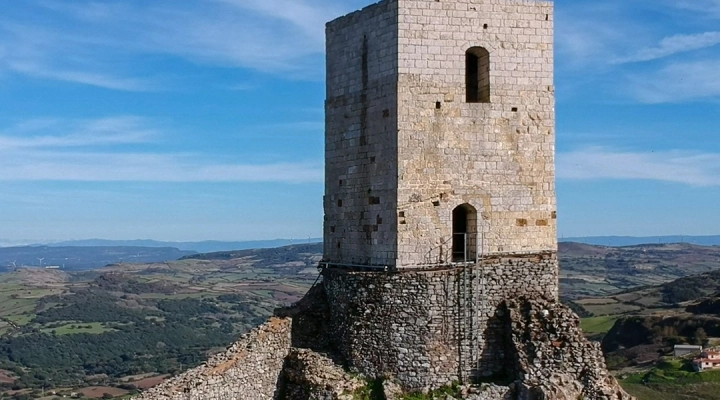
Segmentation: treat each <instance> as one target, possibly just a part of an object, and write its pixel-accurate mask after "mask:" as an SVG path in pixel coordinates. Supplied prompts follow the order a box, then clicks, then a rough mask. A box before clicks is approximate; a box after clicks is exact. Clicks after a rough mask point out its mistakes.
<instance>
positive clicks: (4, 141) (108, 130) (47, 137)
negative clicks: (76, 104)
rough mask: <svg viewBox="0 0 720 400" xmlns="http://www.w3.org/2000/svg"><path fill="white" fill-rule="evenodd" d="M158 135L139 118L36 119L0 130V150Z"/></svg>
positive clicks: (143, 140)
mask: <svg viewBox="0 0 720 400" xmlns="http://www.w3.org/2000/svg"><path fill="white" fill-rule="evenodd" d="M159 136H160V133H159V131H158V130H157V129H155V128H152V127H149V126H148V125H147V121H146V120H144V119H143V118H139V117H114V118H101V119H95V120H62V119H36V120H31V121H24V122H21V123H18V124H16V125H14V126H11V127H9V128H7V129H0V151H3V152H11V151H17V150H22V149H41V148H57V147H88V146H110V145H117V144H137V143H147V142H150V141H152V140H154V139H157V138H158V137H159Z"/></svg>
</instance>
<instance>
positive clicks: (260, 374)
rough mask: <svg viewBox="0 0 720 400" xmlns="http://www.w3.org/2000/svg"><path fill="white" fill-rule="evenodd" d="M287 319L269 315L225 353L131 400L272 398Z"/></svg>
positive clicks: (285, 344)
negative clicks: (269, 317)
mask: <svg viewBox="0 0 720 400" xmlns="http://www.w3.org/2000/svg"><path fill="white" fill-rule="evenodd" d="M291 323H292V320H291V319H290V318H283V319H280V318H272V319H271V320H270V321H269V322H267V323H265V324H263V325H261V326H259V327H257V328H255V329H253V330H252V331H251V332H249V333H247V334H246V335H244V336H243V337H242V338H241V339H240V340H239V341H238V342H236V343H235V344H233V345H232V346H230V347H229V348H228V349H227V350H226V351H225V352H223V353H220V354H217V355H215V356H213V357H212V358H211V359H210V360H208V361H207V362H206V363H205V364H203V365H201V366H200V367H197V368H194V369H191V370H189V371H187V372H185V373H183V374H181V375H178V376H176V377H173V378H171V379H169V380H167V381H165V382H163V383H162V384H160V385H159V386H156V387H154V388H152V389H150V390H148V391H147V392H145V393H143V394H142V395H140V396H138V397H135V398H134V399H135V400H268V399H273V398H274V396H275V392H276V390H277V387H278V378H279V377H280V374H281V371H282V369H283V363H284V362H285V357H286V356H287V354H288V352H289V351H290V346H291V343H290V332H291Z"/></svg>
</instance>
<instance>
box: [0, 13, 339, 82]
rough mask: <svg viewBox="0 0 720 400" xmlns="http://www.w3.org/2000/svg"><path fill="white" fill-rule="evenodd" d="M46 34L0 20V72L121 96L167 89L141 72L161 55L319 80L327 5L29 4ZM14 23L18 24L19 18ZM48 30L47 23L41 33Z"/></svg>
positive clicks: (26, 22) (29, 22)
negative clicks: (110, 91) (119, 92)
mask: <svg viewBox="0 0 720 400" xmlns="http://www.w3.org/2000/svg"><path fill="white" fill-rule="evenodd" d="M26 7H28V9H30V10H33V11H34V12H35V13H36V14H38V15H42V16H43V21H45V22H46V23H43V24H34V23H33V22H32V20H31V19H28V18H27V17H25V20H24V21H23V22H22V23H18V22H16V20H17V19H18V18H13V14H12V13H6V15H5V16H2V15H0V56H1V57H0V71H2V70H3V69H5V70H8V71H13V72H15V73H21V74H24V75H28V76H32V77H35V78H42V79H53V80H61V81H68V82H76V83H81V84H87V85H92V86H98V87H103V88H108V89H116V90H126V91H148V90H159V89H162V88H165V87H167V86H170V85H169V84H168V82H165V81H166V80H167V79H168V78H167V77H164V78H160V77H158V76H156V75H153V74H154V73H152V72H150V71H148V70H143V68H142V65H144V64H145V63H146V62H145V61H146V60H147V57H148V56H152V55H163V56H168V57H176V58H181V59H184V60H187V61H190V62H193V63H200V64H204V65H210V66H220V67H238V68H249V69H255V70H260V71H263V72H266V73H283V74H284V75H285V76H286V77H294V78H309V79H318V78H319V77H320V76H321V73H320V72H318V71H322V68H320V66H321V64H322V62H323V60H322V56H321V55H322V53H323V50H324V45H323V43H324V23H325V21H327V20H329V19H332V18H333V17H335V16H337V15H340V14H342V13H344V12H345V11H348V10H349V8H350V7H352V5H350V4H344V5H343V4H342V3H337V2H333V1H330V0H262V1H261V0H194V1H187V2H176V1H169V0H158V1H153V2H136V3H129V2H128V3H104V2H103V3H101V2H93V1H86V0H83V1H77V2H52V1H42V0H28V2H27V5H26ZM19 19H20V20H21V21H22V20H23V19H22V18H19ZM48 22H49V23H48Z"/></svg>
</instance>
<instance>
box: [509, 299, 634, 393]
mask: <svg viewBox="0 0 720 400" xmlns="http://www.w3.org/2000/svg"><path fill="white" fill-rule="evenodd" d="M503 306H504V307H503V308H504V309H505V310H506V317H505V324H506V329H505V331H506V340H507V343H506V347H507V355H508V360H507V361H508V362H507V364H506V368H507V369H508V372H509V373H510V374H511V375H512V376H516V377H518V381H517V382H516V387H517V388H518V393H517V395H518V398H519V399H528V400H534V399H548V400H549V399H558V400H562V399H569V400H576V399H578V398H583V399H586V400H628V399H632V397H631V396H630V395H628V394H627V393H625V391H624V390H623V389H622V388H621V387H620V385H619V384H618V383H617V381H616V380H615V378H613V377H612V376H611V375H610V374H609V373H608V370H607V367H606V366H605V358H604V357H603V353H602V350H601V349H600V344H599V343H597V342H589V341H588V340H587V339H586V338H585V337H584V336H583V332H582V329H580V319H579V318H578V317H577V315H575V313H573V312H572V310H570V309H569V308H567V307H565V306H563V305H561V304H559V303H555V302H550V301H543V300H537V299H514V300H508V301H507V302H506V303H505V304H504V305H503Z"/></svg>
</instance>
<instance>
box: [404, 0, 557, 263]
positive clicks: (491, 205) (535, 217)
mask: <svg viewBox="0 0 720 400" xmlns="http://www.w3.org/2000/svg"><path fill="white" fill-rule="evenodd" d="M399 8H400V9H401V10H402V11H401V12H400V18H399V22H398V25H399V27H398V31H399V38H398V42H399V45H398V53H399V55H398V57H399V70H398V74H399V78H398V93H399V94H398V102H399V106H398V129H399V133H398V159H399V160H400V163H399V170H398V176H399V182H398V186H399V187H398V211H399V212H401V213H402V214H403V218H402V219H401V224H400V225H399V234H398V236H399V238H398V241H399V242H398V252H399V254H400V258H401V259H400V260H399V262H398V263H399V265H404V266H412V265H418V264H431V263H442V262H445V261H449V260H447V258H446V255H447V254H448V251H447V247H449V244H448V242H449V238H450V237H451V234H452V210H453V209H454V208H455V207H457V206H458V205H461V204H464V203H467V204H470V205H471V206H473V207H474V208H475V209H476V210H477V213H478V215H479V218H478V227H477V231H478V232H479V233H478V238H477V242H478V250H477V251H478V253H480V254H494V253H533V252H542V251H552V250H555V249H556V246H557V244H556V237H557V232H556V203H555V173H554V172H555V167H554V153H555V110H554V106H555V100H554V86H553V6H552V4H551V3H547V2H539V1H514V0H452V1H439V2H438V1H434V0H399ZM472 47H483V48H485V49H486V50H487V51H488V52H489V61H490V71H489V80H490V102H488V103H468V102H467V101H466V74H465V71H466V58H465V53H466V51H467V50H468V49H470V48H472ZM443 247H445V249H443Z"/></svg>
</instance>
